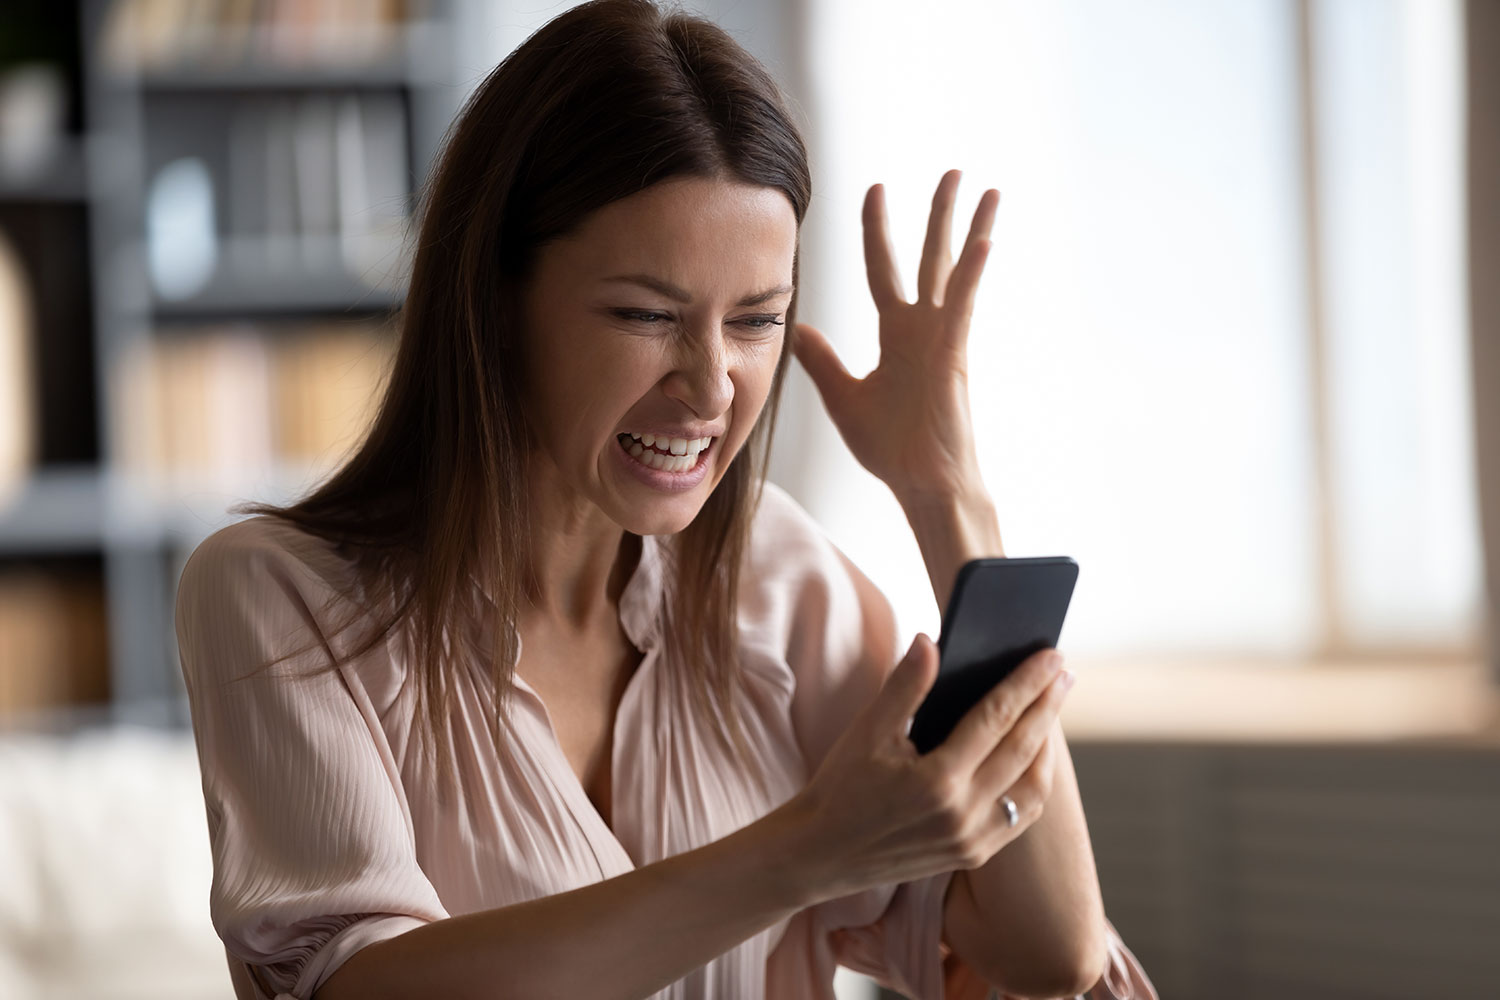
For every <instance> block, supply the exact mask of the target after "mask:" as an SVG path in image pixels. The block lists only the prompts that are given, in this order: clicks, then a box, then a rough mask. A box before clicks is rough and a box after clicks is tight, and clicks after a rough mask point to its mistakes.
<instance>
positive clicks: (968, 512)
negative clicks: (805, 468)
mask: <svg viewBox="0 0 1500 1000" xmlns="http://www.w3.org/2000/svg"><path fill="white" fill-rule="evenodd" d="M901 506H902V509H903V510H904V511H905V513H906V520H907V523H908V524H910V525H911V529H912V534H913V535H915V536H916V540H917V546H918V548H920V549H921V551H922V559H923V561H924V562H925V563H926V565H927V572H928V576H929V577H930V578H931V581H932V588H933V595H934V596H935V597H936V598H937V602H938V607H939V608H946V607H947V604H948V594H949V592H950V591H951V590H952V588H953V580H954V578H955V577H956V576H957V575H958V570H959V567H961V566H963V564H964V563H966V562H968V561H969V560H971V559H979V558H982V557H994V558H1002V557H1004V555H1005V546H1004V544H1003V543H1002V541H1001V538H1000V519H999V516H998V515H997V514H996V512H995V504H994V501H992V500H991V499H990V496H989V494H988V493H987V492H986V491H985V489H984V487H983V486H982V485H979V484H977V483H975V484H972V485H968V486H965V487H963V488H960V489H956V490H953V491H951V492H947V493H942V494H927V495H923V496H916V495H910V494H909V495H907V496H906V497H905V498H904V499H902V502H901Z"/></svg>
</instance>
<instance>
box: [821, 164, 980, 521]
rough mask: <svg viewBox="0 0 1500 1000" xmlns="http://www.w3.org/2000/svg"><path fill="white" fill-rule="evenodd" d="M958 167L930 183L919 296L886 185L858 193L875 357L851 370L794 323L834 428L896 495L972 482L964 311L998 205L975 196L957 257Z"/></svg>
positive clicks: (938, 492) (945, 490) (947, 492)
mask: <svg viewBox="0 0 1500 1000" xmlns="http://www.w3.org/2000/svg"><path fill="white" fill-rule="evenodd" d="M960 176H961V172H960V171H958V170H950V171H948V172H947V173H946V174H944V175H943V178H942V180H941V181H940V182H939V183H938V187H937V192H936V194H934V195H933V199H932V212H931V214H930V216H929V217H928V222H927V238H926V242H925V243H924V245H923V247H922V262H921V265H920V266H919V268H918V271H917V300H916V301H915V302H908V301H907V300H906V296H905V294H904V293H903V292H902V290H901V276H900V274H899V273H898V272H897V269H896V261H895V256H894V253H893V251H892V245H891V238H890V232H889V230H888V227H887V222H886V210H885V189H884V188H883V186H882V185H879V184H876V185H873V186H871V188H870V190H869V191H868V192H867V193H866V195H865V204H864V213H863V217H864V244H865V268H866V271H867V273H868V275H869V281H870V294H871V295H872V296H873V297H874V299H875V306H876V308H877V309H878V310H879V312H880V331H879V333H880V361H879V363H878V364H877V365H876V367H875V369H874V370H873V371H871V372H870V373H869V374H868V375H866V376H864V377H863V378H855V377H854V376H852V375H850V374H849V371H848V370H847V369H846V368H845V367H844V365H843V362H841V361H840V360H839V358H838V355H837V354H836V353H835V352H834V350H833V347H832V345H830V344H829V342H828V340H827V338H826V337H824V336H823V334H822V333H821V332H820V331H819V330H817V329H816V328H814V327H813V326H811V325H809V324H807V323H798V324H797V327H796V331H795V335H794V337H793V339H792V344H793V349H794V350H795V352H796V355H797V360H798V361H799V362H801V364H802V367H803V368H804V369H805V370H806V371H807V373H808V375H809V377H811V378H812V381H813V384H814V385H815V386H817V389H818V394H819V395H820V396H822V398H823V405H824V406H825V407H826V408H827V410H828V415H829V416H830V417H831V418H832V420H833V422H834V424H835V426H837V427H838V430H839V434H840V435H841V436H842V437H843V439H844V443H845V444H846V445H847V446H848V448H849V450H850V452H852V453H853V455H854V457H855V458H856V459H858V460H859V462H860V464H861V465H863V466H864V467H865V468H866V469H868V470H869V471H870V472H871V473H873V474H874V475H876V476H878V477H879V478H880V479H881V480H883V481H884V482H885V483H886V485H887V486H889V487H890V488H891V490H892V492H894V493H895V494H896V496H897V497H898V498H899V499H901V500H902V502H903V503H905V502H907V500H908V499H918V498H922V497H929V496H951V495H954V494H956V493H959V492H961V491H963V490H965V489H968V488H970V487H971V486H972V484H974V483H977V482H979V477H978V468H977V459H976V456H975V451H974V433H973V424H972V421H971V419H970V416H969V389H968V336H969V318H970V315H971V314H972V313H973V310H974V296H975V293H976V292H977V290H978V288H979V277H980V274H981V273H982V272H983V271H984V263H985V259H986V257H987V256H988V255H989V250H990V238H989V236H990V229H991V227H992V226H993V225H994V221H995V211H996V209H997V208H998V207H999V204H1000V192H999V191H997V190H995V189H993V188H991V189H989V190H987V191H985V193H984V195H983V196H982V197H981V198H980V199H979V206H978V208H977V209H976V210H975V212H974V219H973V222H972V223H971V224H970V226H969V234H968V237H967V239H966V240H965V241H964V246H963V250H962V251H961V252H960V253H959V256H958V260H957V261H954V260H953V258H952V256H951V248H950V244H951V241H952V222H953V201H954V197H955V195H956V194H957V192H958V183H959V179H960Z"/></svg>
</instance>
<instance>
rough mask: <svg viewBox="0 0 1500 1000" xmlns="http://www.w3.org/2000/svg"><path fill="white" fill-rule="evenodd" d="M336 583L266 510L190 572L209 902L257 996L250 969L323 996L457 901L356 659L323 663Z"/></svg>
mask: <svg viewBox="0 0 1500 1000" xmlns="http://www.w3.org/2000/svg"><path fill="white" fill-rule="evenodd" d="M331 593H333V589H332V588H331V587H330V586H329V585H328V584H327V583H326V582H325V580H324V579H322V578H320V577H319V576H318V574H317V573H316V572H315V571H314V570H313V569H312V568H311V567H310V566H309V565H308V564H307V562H306V561H305V560H304V559H302V558H299V556H298V555H297V554H296V553H294V552H293V551H291V550H289V549H288V548H287V547H286V546H285V545H284V544H282V540H281V539H280V538H279V536H278V535H275V534H271V533H269V532H268V531H266V530H265V529H264V528H263V527H261V526H259V525H257V524H256V523H255V522H254V519H252V521H242V522H239V523H237V524H234V525H230V526H229V527H228V528H224V529H221V530H220V531H219V532H216V533H215V534H214V535H212V536H210V537H209V538H208V539H207V540H205V541H204V542H203V543H202V544H201V545H199V547H198V548H197V549H196V550H195V551H194V552H193V554H192V556H191V557H190V558H189V559H188V562H187V564H186V566H185V567H184V569H183V572H182V576H181V579H180V581H179V584H178V591H177V603H176V625H177V641H178V650H179V654H180V659H181V664H182V673H183V679H184V681H185V683H186V687H187V692H188V699H189V706H190V709H191V712H192V721H193V732H194V739H195V741H196V744H197V749H198V760H199V765H200V769H201V775H202V784H203V796H204V801H205V805H206V808H207V813H208V833H209V840H210V846H211V849H212V857H213V880H212V887H211V891H210V900H209V909H210V914H211V917H212V920H213V925H214V929H215V931H217V932H218V935H219V937H220V938H221V939H222V940H223V941H224V944H225V949H226V951H227V952H228V954H229V956H230V958H231V970H232V971H233V972H234V973H235V980H236V984H237V987H236V988H237V989H240V990H241V997H242V998H243V997H244V993H243V989H242V987H243V984H244V982H245V978H246V976H247V975H248V976H249V977H250V978H251V979H253V980H254V981H255V983H256V985H257V988H258V991H259V992H260V993H261V994H263V995H267V996H274V997H276V998H277V1000H288V998H295V1000H308V998H309V997H311V996H312V994H313V991H314V990H316V989H317V988H318V987H319V986H320V985H322V983H323V982H324V981H325V980H327V979H328V977H329V976H331V975H332V974H333V973H334V971H335V970H336V969H338V967H339V966H340V965H342V964H343V962H344V961H345V960H347V959H348V958H349V956H350V955H352V954H353V953H354V952H356V951H358V950H359V949H360V948H363V947H365V946H366V945H369V944H373V943H374V942H376V941H380V940H384V939H387V938H392V937H395V936H397V935H399V934H403V933H405V932H406V931H408V930H411V929H413V928H415V927H418V926H421V925H422V924H425V923H428V922H430V921H434V920H440V919H443V918H445V917H447V916H448V914H447V913H446V912H445V910H444V908H443V905H442V903H441V902H440V901H439V899H438V896H437V892H436V891H435V890H434V888H433V886H432V884H431V883H430V882H429V881H428V880H427V878H426V876H425V875H424V873H423V872H422V870H421V868H420V867H418V864H417V859H416V853H415V846H414V837H413V833H412V826H411V820H410V816H409V814H408V812H407V809H406V805H405V799H404V796H403V795H402V793H401V792H400V790H399V784H398V778H397V775H398V774H399V772H398V771H397V770H396V767H395V764H394V761H393V758H392V755H391V752H390V748H389V746H388V745H387V743H386V740H385V737H384V733H383V730H382V729H381V727H380V725H379V720H378V718H377V717H376V716H375V713H374V711H373V709H372V708H371V706H370V703H369V701H368V699H367V698H365V697H364V696H363V690H362V689H360V688H357V687H355V686H352V685H351V684H350V683H349V679H348V677H347V676H346V674H345V672H344V670H345V668H343V667H340V668H338V669H334V670H323V671H315V670H314V669H313V668H317V667H320V666H327V665H328V664H329V663H330V662H331V656H330V652H329V645H328V643H327V640H326V638H325V637H324V636H323V634H322V632H321V631H320V629H319V625H318V621H317V619H316V617H315V615H314V611H315V609H318V608H320V607H321V606H322V604H323V603H324V601H325V600H326V599H327V598H328V597H329V595H330V594H331ZM377 648H379V647H377ZM299 649H304V650H305V651H304V652H301V653H298V654H297V655H295V656H292V657H290V658H289V659H287V660H285V661H283V662H282V663H279V664H277V665H276V666H274V667H272V668H270V669H269V670H265V671H261V672H258V673H253V671H255V670H256V668H258V667H260V666H262V665H263V664H264V663H265V662H267V661H268V660H271V659H273V658H274V657H277V656H281V655H283V654H284V653H287V652H291V651H293V650H299ZM293 673H295V674H296V675H297V676H292V674H293ZM242 677H243V678H244V679H237V678H242ZM356 692H358V694H356ZM234 960H239V961H240V962H242V963H244V965H245V966H246V968H235V965H234Z"/></svg>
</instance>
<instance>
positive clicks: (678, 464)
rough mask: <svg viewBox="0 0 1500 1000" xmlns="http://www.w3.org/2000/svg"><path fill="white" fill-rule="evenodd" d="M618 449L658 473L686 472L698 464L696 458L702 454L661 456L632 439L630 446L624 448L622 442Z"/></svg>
mask: <svg viewBox="0 0 1500 1000" xmlns="http://www.w3.org/2000/svg"><path fill="white" fill-rule="evenodd" d="M620 447H622V448H624V449H625V453H626V454H627V455H629V456H630V457H631V458H633V459H635V460H636V461H637V462H639V463H641V464H642V465H644V466H645V467H646V468H648V469H656V470H657V471H659V472H686V471H687V470H688V469H691V468H692V467H693V466H695V465H697V464H698V456H699V455H701V454H702V452H698V453H697V454H693V455H663V454H662V453H661V452H659V451H655V450H654V449H651V448H647V447H646V446H645V445H643V444H641V443H640V442H639V441H635V440H633V439H632V441H631V444H630V445H629V446H626V444H625V442H624V441H623V440H622V441H621V442H620Z"/></svg>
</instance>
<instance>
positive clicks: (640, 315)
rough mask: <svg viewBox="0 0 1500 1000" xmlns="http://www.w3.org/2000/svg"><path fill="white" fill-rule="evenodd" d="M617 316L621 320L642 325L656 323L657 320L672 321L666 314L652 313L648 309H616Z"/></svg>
mask: <svg viewBox="0 0 1500 1000" xmlns="http://www.w3.org/2000/svg"><path fill="white" fill-rule="evenodd" d="M614 312H615V315H616V316H618V317H620V318H621V319H628V320H632V321H635V322H640V323H655V322H656V321H657V320H662V319H671V318H672V317H671V316H668V315H667V314H666V313H659V312H651V311H650V310H648V309H616V310H615V311H614Z"/></svg>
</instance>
